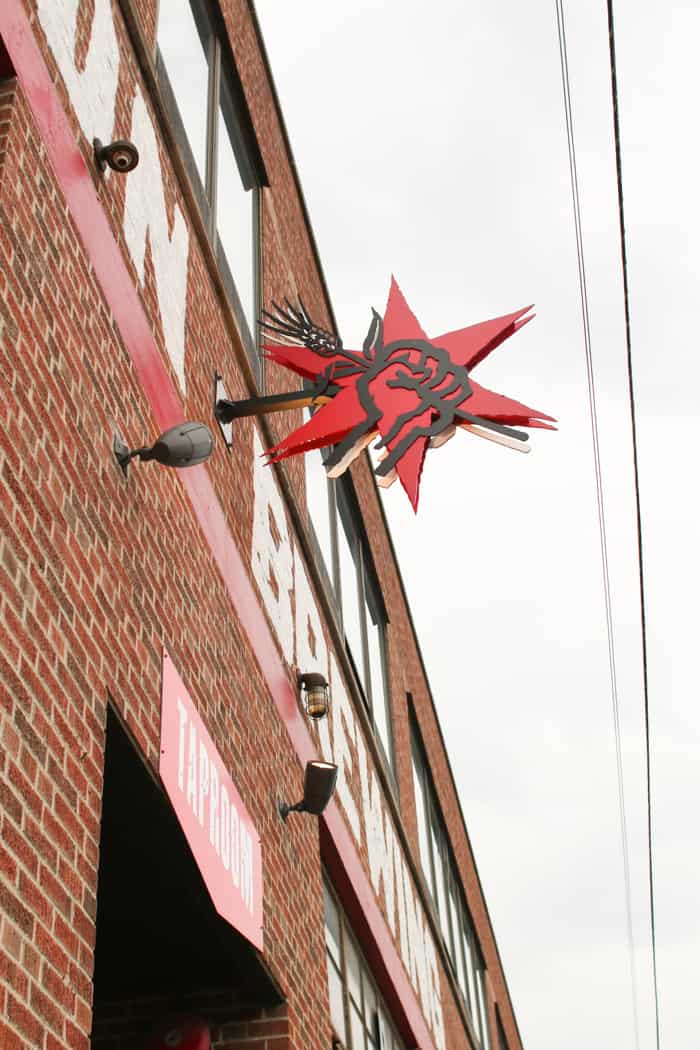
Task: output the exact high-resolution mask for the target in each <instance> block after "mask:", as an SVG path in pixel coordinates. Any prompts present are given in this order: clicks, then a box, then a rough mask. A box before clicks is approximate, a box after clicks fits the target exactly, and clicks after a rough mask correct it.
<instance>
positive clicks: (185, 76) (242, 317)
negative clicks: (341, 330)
mask: <svg viewBox="0 0 700 1050" xmlns="http://www.w3.org/2000/svg"><path fill="white" fill-rule="evenodd" d="M222 39H223V38H222ZM222 39H219V37H218V36H217V34H216V32H215V31H214V29H213V26H212V23H211V21H210V17H209V15H208V14H207V8H206V4H205V3H203V2H202V0H167V3H165V2H163V3H161V5H160V15H159V19H158V48H159V51H160V60H161V61H162V66H163V67H164V68H165V78H164V80H165V81H166V82H167V87H168V89H169V90H165V88H164V89H163V92H162V95H163V99H164V102H165V105H166V106H170V107H172V105H173V102H174V104H175V108H176V110H177V113H176V114H175V117H174V123H175V125H176V126H177V125H178V123H180V124H181V125H182V128H181V132H184V135H185V140H186V141H185V143H184V146H183V149H184V152H185V154H187V155H188V156H187V159H188V163H189V165H190V167H191V166H192V165H194V168H195V172H194V173H193V172H192V171H191V170H190V175H191V176H192V180H193V187H194V188H195V190H196V194H195V195H196V196H197V197H198V200H199V206H200V211H201V214H202V219H203V221H204V223H205V225H206V227H207V230H208V232H209V235H210V237H211V240H212V244H213V246H214V250H215V254H216V259H217V264H218V268H219V271H220V274H221V277H222V281H223V285H224V288H225V289H226V292H227V295H228V298H229V301H230V303H231V306H232V308H233V313H234V316H235V317H236V321H237V323H238V328H239V331H240V334H241V339H242V341H243V344H244V346H245V347H246V349H247V351H248V354H249V356H250V359H251V363H252V364H253V367H254V369H255V372H256V375H257V376H258V378H259V379H261V377H262V366H261V361H260V358H259V357H258V354H257V352H256V347H257V324H256V322H257V315H258V302H257V285H258V277H257V271H258V256H259V252H258V235H257V208H258V192H257V189H256V183H257V182H258V181H259V180H258V179H257V176H256V172H257V170H258V169H259V168H261V162H260V159H259V156H258V157H257V166H256V165H255V164H254V163H253V160H252V159H251V155H250V154H251V151H252V152H255V150H254V147H252V146H250V143H251V136H250V135H248V137H247V138H246V135H245V134H244V121H245V120H247V118H246V117H244V115H243V114H242V103H241V102H238V103H237V102H236V98H237V97H238V96H237V95H236V93H235V90H234V80H233V78H234V77H235V75H236V74H235V69H234V66H233V59H232V57H231V54H230V50H229V47H228V42H227V41H226V40H225V39H223V42H222ZM159 68H162V67H160V66H159ZM162 86H163V85H162ZM246 127H247V124H246ZM246 143H248V144H249V145H248V146H246ZM196 183H198V185H195V184H196Z"/></svg>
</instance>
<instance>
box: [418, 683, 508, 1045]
mask: <svg viewBox="0 0 700 1050" xmlns="http://www.w3.org/2000/svg"><path fill="white" fill-rule="evenodd" d="M409 700H410V694H409ZM411 761H412V765H413V788H414V796H415V803H416V819H417V822H418V847H419V854H420V863H421V868H422V869H423V875H424V876H425V881H426V883H427V886H428V889H429V891H430V894H431V897H432V899H433V904H434V906H435V911H436V913H437V916H438V919H439V922H440V931H441V933H442V938H443V941H444V944H445V948H446V949H447V953H448V955H449V957H450V960H451V962H452V966H453V970H454V975H455V978H456V980H457V984H458V986H459V989H460V991H461V993H462V998H463V999H464V1003H465V1005H466V1007H467V1010H468V1011H469V1014H470V1016H471V1019H472V1023H473V1025H474V1029H475V1031H476V1033H477V1035H478V1037H479V1041H480V1046H481V1047H482V1048H483V1050H490V1046H491V1040H490V1034H489V1030H488V1014H487V1009H486V985H485V972H486V967H485V965H484V961H483V958H482V955H481V951H480V949H479V945H478V942H477V939H476V933H475V931H474V925H473V923H472V919H471V916H470V914H469V910H468V908H467V905H466V902H465V900H464V895H463V892H462V888H461V881H460V878H459V875H458V873H457V866H456V864H455V862H454V858H453V856H452V851H451V849H450V845H449V838H448V836H447V832H446V831H445V827H444V824H443V821H442V816H441V814H440V808H439V806H438V802H437V795H436V793H435V789H434V787H433V784H432V780H431V779H430V773H429V770H428V763H427V760H426V758H425V753H424V751H423V748H422V745H421V743H420V740H419V737H418V729H417V726H416V725H415V723H414V724H413V725H412V732H411Z"/></svg>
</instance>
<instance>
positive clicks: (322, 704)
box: [297, 671, 331, 719]
mask: <svg viewBox="0 0 700 1050" xmlns="http://www.w3.org/2000/svg"><path fill="white" fill-rule="evenodd" d="M297 687H298V689H299V692H300V693H301V696H302V699H303V701H304V708H305V710H306V713H307V715H308V716H309V718H315V719H319V718H325V717H326V715H327V714H328V708H329V707H330V702H331V698H330V692H329V689H328V682H327V681H326V679H325V678H324V677H323V675H322V674H319V673H318V672H317V671H309V673H308V674H302V673H301V671H297Z"/></svg>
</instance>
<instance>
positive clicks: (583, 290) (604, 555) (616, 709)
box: [555, 0, 639, 1050]
mask: <svg viewBox="0 0 700 1050" xmlns="http://www.w3.org/2000/svg"><path fill="white" fill-rule="evenodd" d="M555 8H556V14H557V35H558V39H559V59H560V63H561V81H562V92H563V98H564V114H565V118H566V138H567V146H568V152H569V174H570V178H571V197H572V203H573V213H574V230H575V235H576V256H577V264H578V278H579V290H580V295H581V316H582V321H583V339H584V348H585V358H586V376H587V381H588V402H589V408H590V418H591V435H592V440H593V461H594V467H595V482H596V502H597V510H598V530H599V535H600V555H601V561H602V569H603V592H604V601H605V620H606V625H607V638H608V665H609V670H610V692H611V699H612V712H613V728H614V735H615V759H616V763H617V795H618V808H619V817H620V836H621V841H622V862H623V874H624V884H625V905H626V917H627V945H628V949H629V962H630V977H631V984H632V1014H633V1024H634V1045H635V1047H636V1048H637V1050H639V1005H638V995H637V976H636V969H635V952H634V934H633V927H632V889H631V878H630V859H629V836H628V832H627V809H626V805H625V786H624V774H623V762H622V743H621V732H620V705H619V699H618V689H617V664H616V659H615V632H614V627H613V616H612V599H611V587H610V567H609V561H608V541H607V529H606V522H605V500H604V496H603V480H602V470H601V463H600V439H599V434H598V409H597V401H596V389H595V377H594V373H593V355H592V349H591V326H590V313H589V307H588V284H587V280H586V265H585V257H584V251H583V228H582V223H581V200H580V195H579V185H578V169H577V164H576V147H575V141H574V121H573V113H572V109H571V87H570V79H569V60H568V51H567V46H566V29H565V25H564V8H563V0H555Z"/></svg>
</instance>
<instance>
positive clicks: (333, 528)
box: [305, 448, 396, 784]
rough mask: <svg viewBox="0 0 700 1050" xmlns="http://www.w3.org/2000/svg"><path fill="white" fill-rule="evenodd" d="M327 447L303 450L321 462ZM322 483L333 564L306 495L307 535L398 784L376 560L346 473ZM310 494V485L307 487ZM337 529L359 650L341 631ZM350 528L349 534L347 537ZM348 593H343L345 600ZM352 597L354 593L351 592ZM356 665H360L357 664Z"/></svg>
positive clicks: (381, 747) (384, 617)
mask: <svg viewBox="0 0 700 1050" xmlns="http://www.w3.org/2000/svg"><path fill="white" fill-rule="evenodd" d="M330 451H331V450H330V449H329V448H322V449H314V450H312V451H311V452H308V453H307V454H306V457H308V456H313V455H315V454H316V453H318V454H320V458H321V463H322V464H325V461H326V459H327V457H328V455H329V454H330ZM325 480H326V486H327V494H328V519H329V538H330V545H331V550H330V558H331V564H330V565H328V564H327V559H326V557H325V555H324V552H323V549H322V547H321V543H320V542H319V539H318V536H317V534H316V530H315V528H314V522H313V517H312V515H311V510H310V506H309V502H308V496H307V500H306V523H307V528H308V531H309V535H310V537H311V540H312V548H313V550H314V553H315V554H316V557H317V561H318V563H319V568H320V570H321V575H322V577H323V579H324V580H326V581H327V583H328V587H329V593H330V595H331V597H332V604H333V607H334V609H335V612H336V619H337V622H338V626H339V628H340V631H341V633H342V636H343V642H344V646H345V655H346V657H347V661H348V663H349V664H350V667H351V669H352V672H353V679H354V681H355V684H356V686H357V688H358V690H359V692H360V697H361V699H362V702H363V705H364V708H365V711H366V713H367V716H368V718H369V721H370V723H371V726H372V731H373V736H374V739H375V742H376V743H377V745H378V749H379V752H380V755H381V758H382V759H383V762H384V766H385V768H386V769H387V771H388V773H389V774H390V776H391V780H392V783H394V784H395V783H396V748H395V740H394V725H393V704H392V697H391V688H390V681H389V642H388V631H387V627H388V625H389V617H388V615H387V611H386V605H385V603H384V598H383V595H382V591H381V587H380V586H379V580H378V577H377V572H376V569H375V567H374V561H373V559H372V555H371V552H370V549H369V543H368V540H367V535H366V533H365V529H364V524H363V522H362V516H361V514H360V510H359V506H358V503H357V496H356V494H355V490H354V486H353V484H352V481H351V479H350V478H349V477H346V476H343V477H341V478H337V479H331V478H328V477H326V479H325ZM305 484H307V486H308V475H305ZM307 494H308V487H307ZM344 522H345V523H347V524H348V526H349V529H346V528H345V524H344ZM341 530H342V531H343V532H344V533H345V536H346V539H347V541H348V549H349V551H350V555H351V558H352V561H353V564H354V567H355V571H354V581H355V587H354V593H355V595H356V597H357V610H356V614H357V619H358V626H359V635H360V643H359V644H360V646H361V649H362V651H361V652H360V653H355V652H354V651H353V649H352V647H351V646H350V644H349V641H348V635H347V632H346V630H345V628H346V624H345V622H344V609H343V577H342V567H341V557H340V543H341V540H340V534H341ZM348 532H349V533H350V535H348ZM347 597H348V596H347V595H346V598H347ZM350 597H352V596H350ZM370 602H372V603H373V604H374V607H375V610H376V613H377V618H378V622H377V624H376V626H377V628H378V638H379V657H380V664H381V669H380V674H381V679H380V682H381V689H382V694H383V695H382V696H381V697H379V698H376V697H374V695H373V693H374V690H373V685H372V668H371V663H370V645H369V637H368V629H369V628H368V622H367V618H368V617H370V618H371V616H372V610H371V605H370ZM358 665H359V666H358ZM379 703H381V704H383V706H384V722H385V724H386V728H387V733H388V739H387V740H386V741H385V740H384V739H383V737H382V734H381V732H380V728H379V722H378V719H377V715H376V711H377V705H378V704H379Z"/></svg>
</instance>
